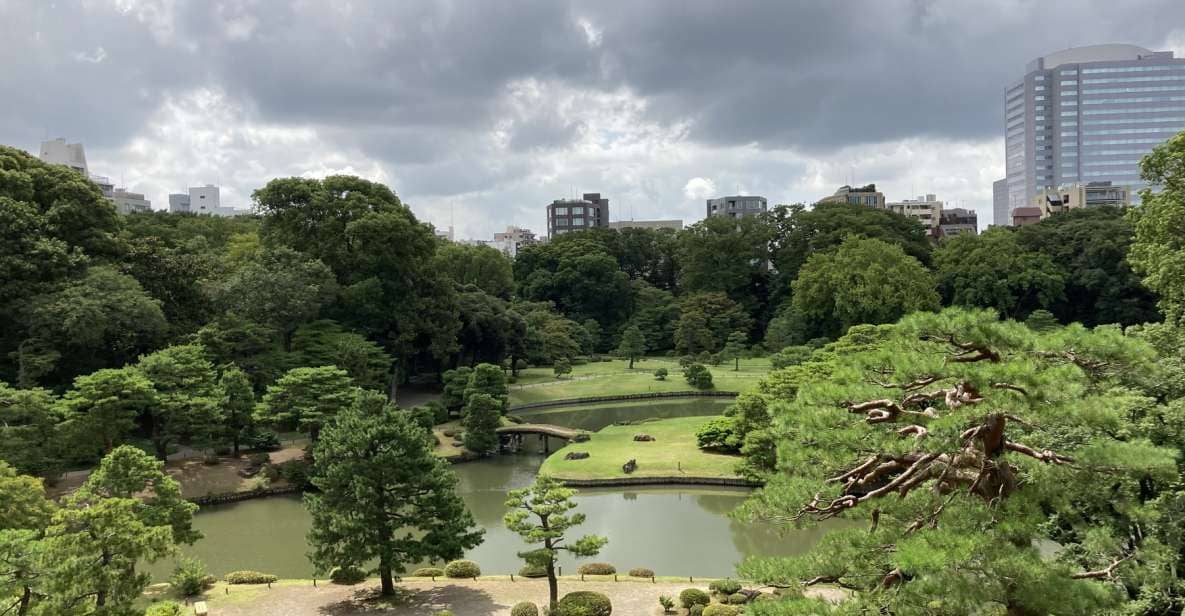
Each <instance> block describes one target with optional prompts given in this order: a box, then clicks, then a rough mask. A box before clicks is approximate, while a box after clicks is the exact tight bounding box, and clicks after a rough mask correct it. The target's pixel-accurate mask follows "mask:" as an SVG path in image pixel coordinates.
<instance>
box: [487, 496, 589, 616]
mask: <svg viewBox="0 0 1185 616" xmlns="http://www.w3.org/2000/svg"><path fill="white" fill-rule="evenodd" d="M575 494H576V490H572V489H569V488H565V487H563V485H561V484H560V482H558V481H556V480H555V479H552V478H551V477H548V476H547V475H540V476H538V477H536V478H535V483H534V484H533V485H531V486H530V487H527V488H523V489H521V490H512V491H511V492H510V493H509V494H507V500H506V506H507V507H509V508H510V511H509V512H508V513H507V514H506V517H505V520H504V521H505V523H506V528H508V529H510V530H511V531H513V532H515V533H517V534H518V535H519V536H520V537H522V538H523V541H525V542H527V543H528V544H530V545H538V546H540V547H538V548H536V549H532V550H529V551H527V552H522V553H520V554H519V557H521V558H522V559H523V560H525V561H526V562H527V564H528V565H531V566H533V567H542V568H543V570H544V571H546V572H547V589H548V600H549V604H548V605H549V609H550V610H551V613H553V614H554V613H555V609H556V601H557V600H558V599H559V584H558V582H557V580H556V571H555V565H556V561H557V560H558V559H559V554H560V552H562V551H566V552H568V553H569V554H571V555H572V556H576V557H587V556H596V554H597V553H598V552H600V551H601V548H603V547H605V544H606V543H608V542H609V540H608V539H606V538H605V537H599V536H597V535H585V536H583V537H581V538H579V539H576V540H570V538H569V537H566V536H565V535H566V534H567V533H568V531H570V530H572V529H573V528H574V527H576V526H580V525H581V524H583V523H584V519H585V516H584V514H583V513H570V512H571V511H572V510H573V509H575V508H576V503H574V502H572V496H574V495H575Z"/></svg>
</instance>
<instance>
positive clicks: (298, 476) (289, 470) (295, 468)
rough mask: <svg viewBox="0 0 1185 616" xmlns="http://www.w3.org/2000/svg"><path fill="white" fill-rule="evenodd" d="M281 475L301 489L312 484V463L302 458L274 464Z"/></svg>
mask: <svg viewBox="0 0 1185 616" xmlns="http://www.w3.org/2000/svg"><path fill="white" fill-rule="evenodd" d="M274 468H275V469H276V471H277V472H278V473H279V474H280V477H281V478H282V479H283V480H284V481H287V482H288V483H289V484H290V485H293V486H296V487H297V488H300V489H302V490H303V489H305V488H308V487H309V486H310V485H312V473H313V468H312V465H311V464H309V463H308V462H307V461H305V460H302V459H297V460H289V461H287V462H283V463H280V464H277V465H275V466H274Z"/></svg>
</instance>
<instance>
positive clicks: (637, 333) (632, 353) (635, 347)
mask: <svg viewBox="0 0 1185 616" xmlns="http://www.w3.org/2000/svg"><path fill="white" fill-rule="evenodd" d="M645 353H646V336H644V335H642V330H641V329H640V328H639V327H638V326H637V325H630V326H629V327H627V328H625V331H624V332H622V334H621V346H618V347H617V354H618V355H620V356H621V357H624V358H626V359H628V360H630V366H629V369H630V370H633V369H634V360H635V359H637V358H639V357H641V356H642V355H644V354H645Z"/></svg>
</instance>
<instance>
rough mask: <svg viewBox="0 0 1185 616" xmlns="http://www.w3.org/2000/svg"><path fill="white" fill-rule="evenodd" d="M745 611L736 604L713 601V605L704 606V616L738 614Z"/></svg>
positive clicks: (733, 615) (732, 615) (731, 615)
mask: <svg viewBox="0 0 1185 616" xmlns="http://www.w3.org/2000/svg"><path fill="white" fill-rule="evenodd" d="M743 612H744V610H742V609H741V608H740V607H738V606H735V605H723V604H720V603H713V604H712V605H707V606H704V612H703V616H738V615H739V614H741V613H743Z"/></svg>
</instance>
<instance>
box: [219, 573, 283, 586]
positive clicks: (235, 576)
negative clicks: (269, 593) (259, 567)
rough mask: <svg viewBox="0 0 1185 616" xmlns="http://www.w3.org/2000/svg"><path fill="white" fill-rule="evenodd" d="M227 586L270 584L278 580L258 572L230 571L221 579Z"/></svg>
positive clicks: (268, 574) (270, 575)
mask: <svg viewBox="0 0 1185 616" xmlns="http://www.w3.org/2000/svg"><path fill="white" fill-rule="evenodd" d="M222 579H224V580H226V583H227V584H270V583H272V582H274V581H276V580H278V579H279V578H277V577H276V576H274V575H272V574H270V573H260V572H258V571H231V572H230V573H228V574H226V575H225V576H223V577H222Z"/></svg>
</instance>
